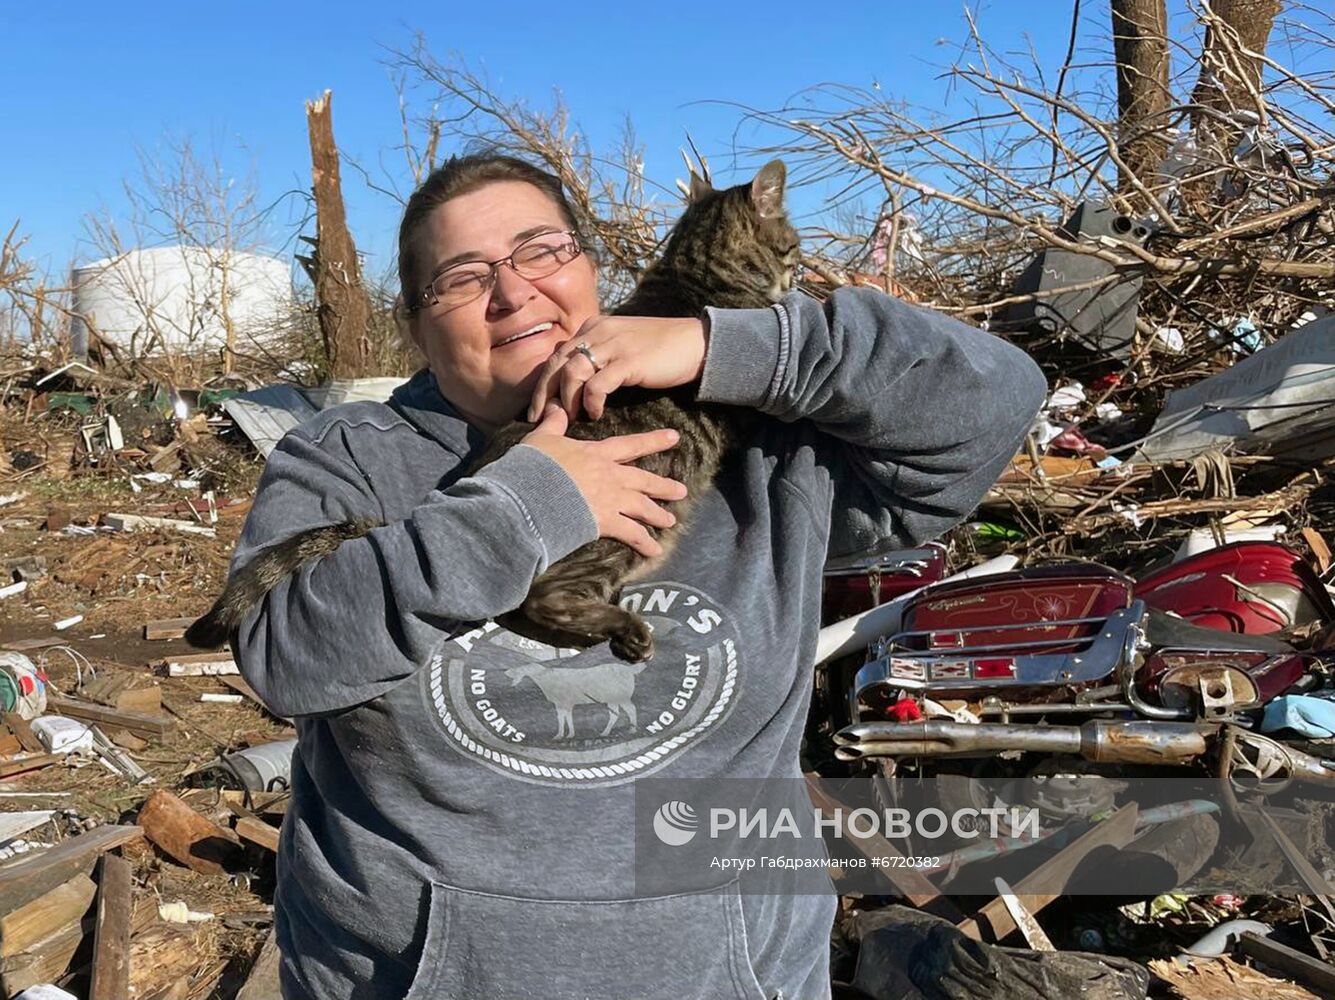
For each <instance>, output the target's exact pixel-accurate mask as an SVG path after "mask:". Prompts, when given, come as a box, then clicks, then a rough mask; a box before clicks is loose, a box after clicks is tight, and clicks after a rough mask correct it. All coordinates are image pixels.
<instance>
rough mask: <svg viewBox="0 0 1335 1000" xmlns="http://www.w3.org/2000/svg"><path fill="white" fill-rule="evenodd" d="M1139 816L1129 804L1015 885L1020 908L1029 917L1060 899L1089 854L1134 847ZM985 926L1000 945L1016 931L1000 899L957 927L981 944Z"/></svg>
mask: <svg viewBox="0 0 1335 1000" xmlns="http://www.w3.org/2000/svg"><path fill="white" fill-rule="evenodd" d="M1139 815H1140V809H1139V807H1138V806H1137V805H1136V803H1134V802H1130V803H1128V804H1127V805H1124V806H1122V808H1121V809H1118V810H1117V811H1116V812H1115V813H1113V814H1112V815H1111V816H1109V817H1108V818H1107V819H1105V820H1104V821H1103V822H1102V823H1100V824H1098V825H1097V826H1095V827H1093V828H1092V829H1090V830H1086V831H1085V832H1084V833H1083V834H1081V835H1080V836H1079V837H1077V838H1076V839H1075V840H1073V841H1071V843H1069V844H1067V845H1066V846H1065V847H1063V848H1062V849H1061V850H1060V851H1058V852H1057V853H1056V854H1054V855H1053V856H1052V857H1050V858H1048V860H1047V861H1045V862H1043V863H1042V864H1041V865H1039V866H1038V867H1037V868H1035V869H1034V870H1033V871H1032V872H1030V873H1029V874H1028V875H1026V876H1025V877H1024V878H1023V879H1021V880H1020V881H1019V882H1018V883H1016V885H1015V895H1016V896H1018V897H1019V900H1020V904H1021V905H1022V906H1023V907H1024V908H1025V909H1026V910H1028V911H1029V912H1030V913H1037V912H1038V911H1039V910H1041V909H1043V907H1045V906H1047V905H1048V904H1049V903H1051V902H1052V901H1053V900H1054V899H1057V898H1058V897H1059V896H1060V895H1061V894H1062V890H1063V889H1065V888H1066V882H1067V880H1068V879H1070V877H1071V874H1072V873H1073V872H1074V871H1075V869H1076V868H1077V867H1078V866H1079V864H1080V862H1081V861H1083V860H1084V859H1085V857H1086V856H1087V855H1088V854H1089V853H1090V851H1092V850H1094V848H1096V847H1102V846H1103V845H1105V844H1111V845H1112V846H1113V847H1125V846H1126V845H1127V844H1129V843H1131V838H1132V837H1133V836H1134V835H1135V832H1136V818H1137V817H1138V816H1139ZM982 922H986V923H987V924H988V925H989V926H990V927H991V928H992V933H993V935H995V938H996V940H998V941H1000V940H1001V939H1002V938H1004V937H1005V936H1006V935H1007V934H1009V933H1010V932H1011V931H1013V930H1016V926H1015V921H1014V920H1012V919H1011V915H1010V913H1009V912H1007V910H1006V904H1005V902H1003V901H1002V900H1001V899H994V900H992V901H991V902H990V903H988V904H987V905H986V906H984V907H983V908H982V909H981V910H979V911H978V912H977V913H976V914H975V915H974V916H972V917H970V918H969V919H968V920H965V921H963V922H961V923H960V924H958V927H959V929H960V930H961V931H963V932H964V933H965V934H967V935H968V936H969V937H971V938H974V939H975V940H978V941H981V940H982V938H983V933H982Z"/></svg>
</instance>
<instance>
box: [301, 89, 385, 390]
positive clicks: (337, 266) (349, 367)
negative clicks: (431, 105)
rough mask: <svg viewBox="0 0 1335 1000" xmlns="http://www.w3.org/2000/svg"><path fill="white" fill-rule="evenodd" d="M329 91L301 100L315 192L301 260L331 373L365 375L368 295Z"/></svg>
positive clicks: (368, 326) (369, 318)
mask: <svg viewBox="0 0 1335 1000" xmlns="http://www.w3.org/2000/svg"><path fill="white" fill-rule="evenodd" d="M332 98H333V92H332V91H329V90H326V91H325V92H324V94H323V96H321V97H319V98H317V99H316V100H314V101H307V102H306V127H307V130H308V131H309V133H310V140H311V179H312V182H313V187H312V190H313V192H314V194H315V251H314V253H313V254H312V258H311V259H310V260H309V261H303V263H305V264H306V265H307V270H308V272H310V275H311V279H312V280H313V281H314V282H315V298H316V302H317V305H318V315H319V319H320V336H321V337H322V338H323V340H324V348H325V356H326V357H327V358H328V359H329V374H330V375H331V376H332V377H333V378H357V377H359V376H361V375H365V374H366V371H365V367H366V362H367V358H368V357H369V355H370V350H369V347H370V344H369V341H368V339H367V333H368V331H369V329H370V324H371V300H370V298H369V297H368V296H367V294H366V289H365V288H364V287H363V285H362V276H361V265H360V264H359V263H358V261H357V248H356V246H355V245H354V244H353V242H352V234H351V233H350V232H349V231H348V219H347V213H346V212H345V211H344V208H343V188H342V182H341V181H340V179H339V170H338V146H337V145H335V143H334V119H333V112H332V109H331V107H330V104H331V101H332Z"/></svg>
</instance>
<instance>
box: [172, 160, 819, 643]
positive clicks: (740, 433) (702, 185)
mask: <svg viewBox="0 0 1335 1000" xmlns="http://www.w3.org/2000/svg"><path fill="white" fill-rule="evenodd" d="M784 181H785V169H784V165H783V163H782V162H781V161H779V160H774V161H771V162H770V163H768V164H766V165H765V166H764V167H763V168H762V169H761V170H760V172H759V173H758V174H757V175H756V176H755V178H754V180H752V181H751V182H750V183H749V184H740V185H738V186H737V187H733V188H728V189H727V190H724V191H716V190H714V189H713V188H712V187H710V185H709V184H708V182H707V181H704V180H702V179H700V178H699V177H697V176H694V175H692V178H691V186H690V194H689V197H688V202H689V203H688V206H687V209H686V211H685V212H684V213H683V214H682V217H681V218H680V219H679V220H678V221H677V224H676V225H675V226H674V227H673V229H672V232H671V233H670V234H669V235H668V239H667V243H666V245H665V247H664V249H663V255H662V257H661V258H660V259H659V260H658V261H657V262H655V263H654V264H653V265H651V266H650V267H649V269H648V270H647V271H646V272H645V273H644V275H643V277H642V278H641V279H640V282H639V284H638V285H637V286H636V288H635V290H634V291H633V292H632V293H631V295H630V297H629V298H628V299H626V301H625V302H623V303H622V304H621V305H620V306H619V307H618V308H617V309H616V310H615V312H616V313H617V314H619V315H624V316H699V315H701V314H702V313H703V312H704V308H705V306H718V307H720V308H733V309H745V308H758V307H763V306H767V305H770V304H771V303H773V302H777V301H778V300H779V298H781V297H782V295H783V294H784V293H785V292H786V291H788V289H789V288H790V287H791V286H792V281H793V274H794V271H795V269H796V265H797V261H798V257H799V250H798V237H797V231H796V230H795V229H794V228H793V227H792V225H791V224H790V223H789V221H788V219H787V216H786V214H785V212H784V208H783V193H784ZM695 393H696V386H694V385H686V386H680V387H678V388H675V389H669V390H648V389H641V388H638V387H637V388H626V389H620V390H618V391H617V392H615V393H613V394H612V395H611V396H610V397H609V399H608V401H607V406H606V409H605V412H604V414H603V416H602V418H601V419H599V420H596V421H590V420H587V419H580V420H577V421H575V422H573V423H572V424H571V425H570V428H569V430H568V431H567V434H568V435H569V436H570V437H573V438H579V439H582V440H601V439H603V438H608V437H612V436H614V435H620V434H634V433H637V432H640V431H647V430H654V429H658V428H664V427H671V428H674V429H676V430H677V431H678V432H679V434H680V441H679V442H678V444H677V446H676V447H675V448H672V449H670V450H668V451H664V452H658V453H656V454H653V455H648V456H646V457H645V458H642V459H639V460H638V461H637V462H636V464H637V465H638V466H640V467H641V468H644V469H648V470H649V471H650V472H653V473H656V474H657V475H660V476H666V477H668V478H670V479H677V480H680V481H681V482H683V483H685V484H686V487H687V497H686V499H684V500H680V501H676V502H670V503H668V504H667V505H666V506H667V508H668V509H669V510H671V511H672V513H673V514H674V515H676V518H677V523H676V524H675V525H673V526H672V527H671V528H654V527H649V529H648V530H649V532H650V534H652V535H654V536H655V537H656V538H657V539H658V541H659V543H660V544H661V545H662V546H663V548H664V550H665V555H666V552H667V551H669V550H670V548H671V546H672V544H673V543H674V542H675V540H676V538H677V537H678V536H679V534H680V532H681V531H682V529H683V528H684V527H685V525H686V524H687V522H688V519H689V515H690V510H691V507H692V505H693V503H694V498H696V497H698V496H699V495H700V494H702V493H703V492H704V491H705V490H706V489H707V488H708V487H709V485H710V484H711V483H712V482H713V480H714V476H715V474H716V473H717V472H718V470H719V467H720V465H721V463H722V461H723V459H724V457H725V456H726V455H727V454H728V453H729V452H730V451H732V450H734V449H735V447H736V446H737V445H739V444H741V443H743V442H744V440H745V438H746V436H747V428H748V427H749V426H750V425H751V423H752V421H753V419H754V415H753V414H752V412H751V411H747V410H742V409H738V408H734V407H726V406H718V405H711V404H706V403H697V402H696V401H695V398H694V397H695ZM532 430H533V425H532V424H529V423H524V422H522V421H516V422H514V423H511V424H509V425H507V426H506V427H503V428H502V429H501V430H500V431H499V432H497V434H496V435H495V437H493V438H492V440H491V441H490V442H489V443H488V445H487V447H486V448H485V449H484V451H483V453H482V455H481V457H480V458H479V459H478V460H477V462H475V463H474V464H473V465H472V467H471V468H470V469H469V473H470V474H471V473H472V472H476V471H477V470H478V469H479V468H481V467H482V466H484V465H486V464H487V463H489V462H493V461H495V460H496V459H497V458H499V457H500V456H501V455H503V454H504V453H505V452H506V451H508V450H509V449H510V448H512V447H514V445H516V444H517V443H519V441H520V440H521V439H523V437H524V436H525V435H527V434H528V433H529V432H531V431H532ZM375 527H377V525H376V524H375V523H374V522H369V521H357V522H349V523H346V524H338V525H331V526H329V527H324V528H314V529H311V530H309V531H305V532H302V533H301V534H298V535H295V536H293V537H292V538H288V539H285V540H284V541H281V542H278V543H277V544H275V545H273V546H270V547H269V548H267V549H265V550H264V551H263V552H261V553H260V554H259V555H258V556H256V557H255V558H254V559H252V560H251V561H250V562H248V563H247V564H246V565H245V566H243V567H241V568H240V569H239V570H238V571H237V572H236V573H234V574H233V575H232V577H231V579H230V580H229V581H228V584H227V587H226V589H225V590H224V592H223V594H222V596H221V597H219V598H218V600H217V602H216V603H215V604H214V606H213V607H212V609H210V610H209V612H208V613H207V614H206V615H205V616H204V617H202V618H200V619H199V620H198V621H197V622H195V623H194V624H193V625H192V626H191V627H190V630H189V631H188V632H187V633H186V639H187V640H188V641H189V642H190V643H191V644H192V645H196V646H203V647H216V646H220V645H222V643H223V642H225V641H226V640H227V639H228V637H229V636H230V635H231V633H232V632H233V630H235V629H236V628H238V627H239V625H240V622H241V618H242V616H243V615H244V614H245V613H246V612H247V611H248V610H249V609H250V608H252V607H254V606H255V605H257V604H258V603H259V602H260V601H261V600H263V598H264V595H265V594H266V593H267V592H268V590H269V589H270V588H271V587H272V586H274V585H275V584H276V583H278V582H279V581H280V580H282V579H284V578H285V577H286V576H287V575H288V574H290V573H291V572H293V571H294V570H295V569H297V568H298V567H299V566H301V565H302V564H303V563H305V562H307V561H308V560H310V559H313V558H318V557H320V556H322V555H326V554H328V553H329V552H332V551H333V550H334V549H335V548H337V547H338V545H339V544H340V543H341V542H343V541H346V540H348V539H350V538H356V537H359V536H361V535H364V534H366V533H367V532H368V531H370V530H371V529H372V528H375ZM659 558H662V557H659ZM653 562H654V561H653V560H649V559H648V558H646V557H645V556H642V555H640V554H639V553H637V552H636V551H635V550H633V549H632V548H630V547H629V546H628V545H625V544H623V543H622V542H619V541H616V540H615V539H611V538H599V539H596V540H594V541H592V542H590V543H589V544H587V545H585V546H583V547H582V548H579V549H577V550H576V551H574V552H572V553H571V554H570V555H568V556H566V557H565V558H564V559H561V560H559V561H558V562H556V563H554V564H552V566H550V567H549V568H548V569H547V570H546V572H544V573H542V574H541V575H540V576H538V578H537V579H536V580H534V582H533V586H532V587H531V588H530V590H529V593H528V596H527V598H526V599H525V600H524V603H523V604H522V605H520V607H519V608H517V609H516V610H514V611H512V612H510V613H508V614H506V615H502V616H501V617H500V618H498V619H497V620H498V621H499V622H500V623H501V624H503V625H505V626H506V627H508V628H510V629H512V630H513V631H516V632H519V633H521V634H525V635H529V636H531V637H533V638H537V639H541V640H542V641H546V642H550V643H553V644H556V645H567V646H581V647H583V646H590V645H593V644H595V643H597V642H600V641H603V640H609V642H610V646H611V650H612V652H613V653H614V654H615V655H616V656H618V657H620V658H621V659H624V660H629V661H631V662H637V661H641V660H647V659H648V658H649V657H650V656H652V655H653V634H652V632H651V630H650V629H649V626H648V625H647V624H646V623H645V621H644V620H643V619H642V618H640V617H639V616H638V615H636V614H635V613H633V612H631V611H627V610H625V609H623V608H620V607H618V606H617V605H616V603H615V601H616V599H617V597H618V595H619V594H620V591H621V588H622V586H623V585H624V584H625V583H627V582H628V581H629V580H631V579H633V578H634V577H636V576H640V575H643V574H644V573H645V572H646V571H647V570H648V569H649V568H650V567H651V565H652V564H653Z"/></svg>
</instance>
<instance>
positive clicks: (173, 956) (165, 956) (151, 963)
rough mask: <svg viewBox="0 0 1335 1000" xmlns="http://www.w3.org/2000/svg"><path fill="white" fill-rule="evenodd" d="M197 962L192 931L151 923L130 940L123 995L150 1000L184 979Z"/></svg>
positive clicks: (173, 925)
mask: <svg viewBox="0 0 1335 1000" xmlns="http://www.w3.org/2000/svg"><path fill="white" fill-rule="evenodd" d="M199 962H200V955H199V947H198V945H197V943H196V941H195V931H194V930H193V929H192V928H185V927H181V926H180V925H178V924H161V923H160V924H155V925H154V926H152V927H150V928H149V929H148V930H146V931H144V932H143V933H142V934H136V935H135V936H134V938H133V939H132V940H131V941H130V977H129V978H130V983H129V990H128V991H127V992H126V994H125V996H127V997H151V996H153V995H155V994H156V993H157V992H158V991H159V990H165V989H167V988H169V987H171V986H172V985H173V984H175V983H177V982H181V981H183V980H186V979H187V977H189V976H190V975H191V973H193V972H194V971H195V969H196V968H198V966H199Z"/></svg>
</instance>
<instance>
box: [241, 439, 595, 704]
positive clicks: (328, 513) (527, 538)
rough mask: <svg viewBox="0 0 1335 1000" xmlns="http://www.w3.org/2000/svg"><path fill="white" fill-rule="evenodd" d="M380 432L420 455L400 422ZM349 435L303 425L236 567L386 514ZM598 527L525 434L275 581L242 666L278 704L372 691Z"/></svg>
mask: <svg viewBox="0 0 1335 1000" xmlns="http://www.w3.org/2000/svg"><path fill="white" fill-rule="evenodd" d="M379 433H380V434H381V435H383V436H384V439H383V440H378V441H377V442H376V446H377V447H378V448H381V449H390V450H393V449H396V448H402V449H403V455H402V457H403V459H404V460H405V461H409V460H413V458H414V457H415V456H413V454H412V450H411V447H412V446H411V443H410V442H409V441H407V440H404V441H398V440H395V439H393V438H394V437H395V433H394V431H393V430H392V429H391V430H382V431H380V432H379ZM341 437H342V435H340V434H338V433H333V434H325V435H322V436H321V437H320V438H319V439H318V440H316V439H312V438H311V437H308V436H306V435H305V434H303V433H302V431H301V429H298V430H297V431H294V432H292V433H290V434H288V435H287V436H286V437H285V438H283V440H282V441H281V442H279V444H278V446H277V447H276V448H275V449H274V451H273V453H272V454H271V455H270V457H269V460H268V464H267V466H266V468H265V471H264V475H263V477H262V479H261V481H260V486H259V490H258V492H257V494H256V498H255V505H254V507H253V508H252V510H251V512H250V516H249V517H248V519H247V521H246V526H245V529H244V530H243V532H242V536H241V539H240V542H239V543H238V545H237V552H236V555H235V557H234V559H233V569H235V568H236V567H238V566H241V565H244V564H245V563H246V562H248V561H249V560H250V559H251V558H253V557H254V555H255V554H256V552H257V551H258V550H260V549H263V548H266V547H268V546H270V545H273V544H274V543H276V542H278V541H281V540H282V539H284V538H289V537H291V536H292V535H294V534H297V533H299V532H303V531H305V530H307V529H309V528H314V527H319V526H323V525H329V524H337V523H339V522H342V521H349V520H354V519H362V518H365V519H371V520H376V521H383V520H384V514H383V511H382V509H381V505H380V502H379V501H378V500H377V498H376V496H375V493H374V490H373V488H372V485H371V484H370V482H369V481H368V479H367V477H366V476H365V475H364V474H363V472H362V471H361V469H360V468H359V466H358V465H357V463H356V461H355V460H354V459H353V458H352V457H351V454H350V450H349V449H347V448H344V447H341V446H340V438H341ZM402 437H403V438H404V439H408V438H411V437H413V435H411V434H408V433H403V434H402ZM456 463H457V459H456ZM448 471H449V470H448V469H443V470H442V472H448ZM597 533H598V532H597V524H596V522H595V521H594V518H593V514H592V512H591V511H590V510H589V507H588V504H587V503H586V502H585V500H584V497H583V495H582V494H581V493H580V492H579V489H578V487H576V486H575V484H574V482H573V481H572V480H571V479H570V478H569V476H567V475H566V473H565V471H564V470H563V469H562V468H561V467H560V465H558V464H557V463H556V462H554V461H552V460H551V459H550V458H548V457H547V456H546V455H545V454H543V453H542V452H541V451H539V450H538V449H536V448H530V447H527V446H525V445H519V446H517V447H515V448H513V449H511V450H510V452H508V453H507V454H506V455H504V456H503V457H502V458H500V459H498V460H497V461H495V462H493V463H491V464H489V465H488V466H487V467H486V468H485V469H482V470H480V471H479V472H478V473H477V474H475V475H473V476H470V477H466V478H460V479H457V480H455V481H454V482H453V483H452V484H451V485H449V486H448V487H446V488H445V489H444V490H434V491H432V492H431V493H429V494H428V495H427V496H426V497H425V498H424V499H423V500H422V502H421V504H420V505H419V506H418V507H416V509H414V510H413V511H412V512H411V514H410V515H409V516H408V517H406V518H404V519H403V520H399V521H394V522H392V523H389V524H384V525H383V527H379V528H376V529H374V530H373V531H371V532H370V533H369V534H367V535H365V536H363V537H361V538H357V539H352V540H349V541H345V542H343V543H342V544H341V545H339V546H338V548H337V549H336V550H335V551H334V552H332V553H331V554H329V555H326V556H323V557H322V558H319V559H316V560H314V561H312V562H308V563H306V564H305V565H303V566H302V568H301V569H299V570H298V571H297V572H295V573H293V574H291V575H290V576H288V577H286V578H284V579H282V580H279V581H278V582H277V583H275V585H274V586H273V588H272V589H271V590H270V591H269V592H268V594H267V596H265V597H264V599H263V601H262V602H261V603H260V604H259V606H258V607H257V608H256V609H254V610H252V611H251V612H250V613H249V614H248V615H247V616H246V617H245V618H244V619H243V621H242V625H241V629H240V635H239V637H238V638H237V649H236V651H235V652H236V657H237V663H238V665H239V666H240V668H241V671H242V673H243V674H244V675H245V677H246V680H247V681H248V682H249V683H250V684H251V686H252V687H254V689H255V691H256V693H257V694H258V695H259V696H260V698H261V699H262V700H263V701H264V703H265V704H266V705H267V706H268V707H269V708H271V709H273V710H274V711H275V712H277V713H278V714H280V715H285V716H300V715H313V714H319V713H327V712H332V711H337V710H339V709H343V708H348V707H350V706H352V705H357V704H360V703H362V702H365V701H369V700H370V699H372V698H375V697H377V696H379V695H381V694H383V693H385V692H386V691H388V690H389V689H390V688H392V687H393V686H394V685H396V684H398V683H399V682H400V681H402V680H403V679H404V678H406V677H407V676H409V675H410V674H412V673H413V672H414V671H416V670H417V668H418V667H419V666H420V665H421V664H422V663H424V662H425V661H426V659H427V658H428V656H429V654H430V652H431V650H432V649H433V648H434V646H435V645H436V644H438V643H439V642H440V641H441V639H442V638H444V637H445V636H446V635H448V634H450V633H452V632H454V631H457V630H458V627H459V625H460V624H461V623H464V622H474V621H481V620H485V619H487V618H491V617H494V616H495V615H498V614H501V613H503V612H505V611H509V610H511V609H513V608H516V607H518V606H519V604H520V603H521V602H522V601H523V599H524V597H525V595H526V594H527V593H528V589H529V586H530V584H531V583H532V582H533V579H534V577H535V576H537V575H538V574H539V573H541V572H542V571H543V570H545V569H546V568H547V567H548V566H549V565H551V564H552V563H553V562H555V561H557V560H558V559H560V558H562V557H563V556H565V555H566V554H567V553H569V552H572V551H574V550H575V549H577V548H579V546H581V545H583V544H585V543H586V542H589V541H592V540H593V539H594V538H595V537H597Z"/></svg>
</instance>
